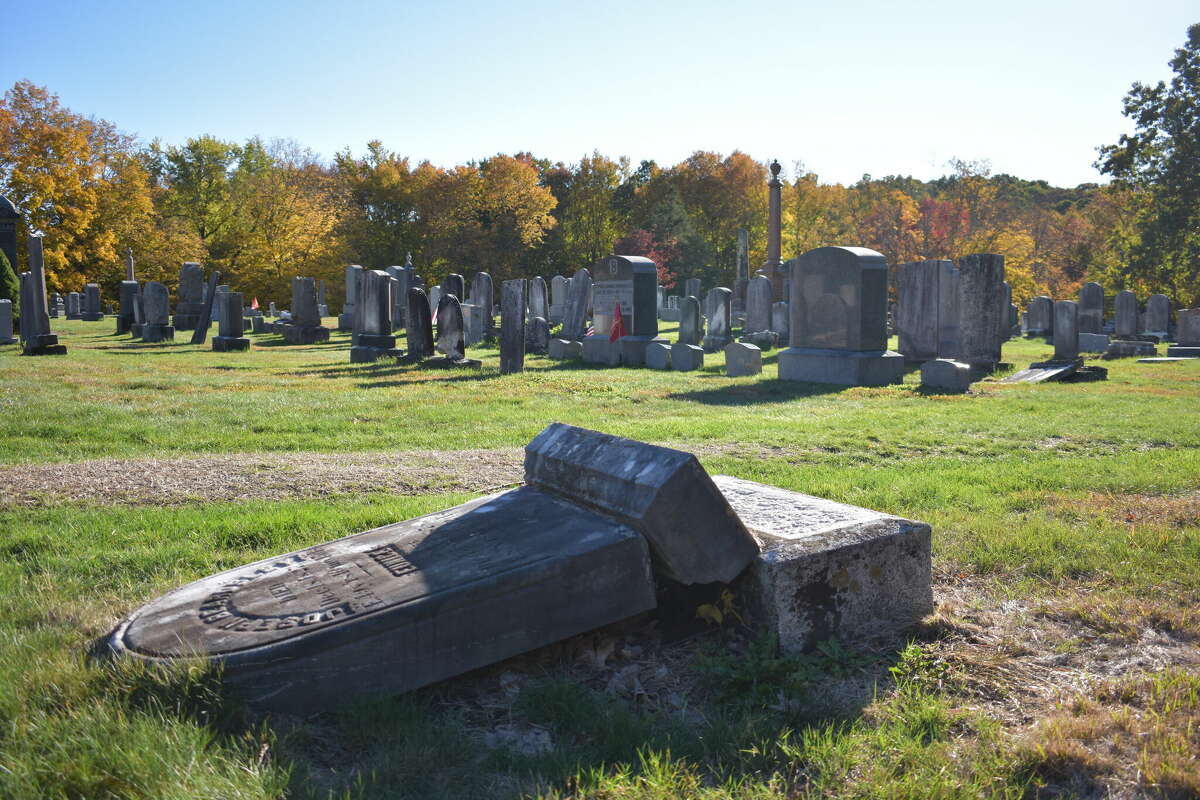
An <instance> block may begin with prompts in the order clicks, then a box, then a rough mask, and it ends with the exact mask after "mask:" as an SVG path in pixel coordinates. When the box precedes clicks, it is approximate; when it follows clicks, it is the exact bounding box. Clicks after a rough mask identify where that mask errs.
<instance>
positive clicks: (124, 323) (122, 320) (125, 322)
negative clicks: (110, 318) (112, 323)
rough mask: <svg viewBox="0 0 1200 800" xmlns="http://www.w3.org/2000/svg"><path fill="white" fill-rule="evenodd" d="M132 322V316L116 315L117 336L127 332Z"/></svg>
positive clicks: (131, 326)
mask: <svg viewBox="0 0 1200 800" xmlns="http://www.w3.org/2000/svg"><path fill="white" fill-rule="evenodd" d="M134 324H135V323H134V321H133V317H131V316H121V317H117V336H124V335H125V334H127V333H129V331H130V330H131V329H132V328H133V326H134Z"/></svg>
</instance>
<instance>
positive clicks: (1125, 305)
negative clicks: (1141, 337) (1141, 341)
mask: <svg viewBox="0 0 1200 800" xmlns="http://www.w3.org/2000/svg"><path fill="white" fill-rule="evenodd" d="M1137 330H1138V301H1137V295H1135V294H1134V293H1133V292H1131V291H1129V290H1125V291H1122V292H1117V300H1116V328H1115V331H1114V332H1115V333H1116V337H1117V338H1118V339H1136V338H1137Z"/></svg>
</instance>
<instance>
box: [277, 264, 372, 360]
mask: <svg viewBox="0 0 1200 800" xmlns="http://www.w3.org/2000/svg"><path fill="white" fill-rule="evenodd" d="M351 269H352V268H351V267H347V268H346V285H347V287H349V286H351V285H353V286H354V297H355V299H356V300H357V297H358V282H359V278H360V276H361V274H362V272H363V270H362V268H361V267H356V268H353V269H354V271H353V272H352V271H351ZM347 305H348V306H351V307H352V308H353V306H352V304H350V303H347ZM291 312H292V319H291V320H290V321H289V322H285V323H284V324H283V325H282V326H280V327H281V330H280V333H282V334H283V339H284V341H286V342H287V343H288V344H316V343H317V342H327V341H329V328H326V327H325V326H324V325H322V324H321V313H320V311H319V310H318V308H317V284H316V281H314V280H313V279H312V278H301V277H296V278H292V309H291ZM351 313H352V314H353V311H352V312H351ZM342 316H345V314H344V313H343V314H342ZM350 322H351V328H353V321H350ZM341 324H342V321H341V317H339V318H338V326H339V328H340V327H341Z"/></svg>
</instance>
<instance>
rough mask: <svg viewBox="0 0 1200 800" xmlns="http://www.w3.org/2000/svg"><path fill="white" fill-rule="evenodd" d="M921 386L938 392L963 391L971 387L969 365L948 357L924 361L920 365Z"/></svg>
mask: <svg viewBox="0 0 1200 800" xmlns="http://www.w3.org/2000/svg"><path fill="white" fill-rule="evenodd" d="M921 386H922V387H924V388H926V389H933V390H935V391H939V392H956V393H962V392H965V391H967V390H968V389H970V388H971V367H970V365H968V364H964V363H962V362H961V361H954V360H952V359H949V358H935V359H933V360H931V361H926V362H925V363H924V364H922V365H921Z"/></svg>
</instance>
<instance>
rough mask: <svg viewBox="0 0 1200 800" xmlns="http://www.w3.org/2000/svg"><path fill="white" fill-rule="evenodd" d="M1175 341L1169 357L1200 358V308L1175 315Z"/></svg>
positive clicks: (1188, 309)
mask: <svg viewBox="0 0 1200 800" xmlns="http://www.w3.org/2000/svg"><path fill="white" fill-rule="evenodd" d="M1175 341H1176V342H1177V344H1173V345H1171V346H1170V347H1168V348H1167V355H1168V356H1172V357H1179V358H1196V357H1200V308H1185V309H1181V310H1180V311H1179V312H1178V313H1176V315H1175Z"/></svg>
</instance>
